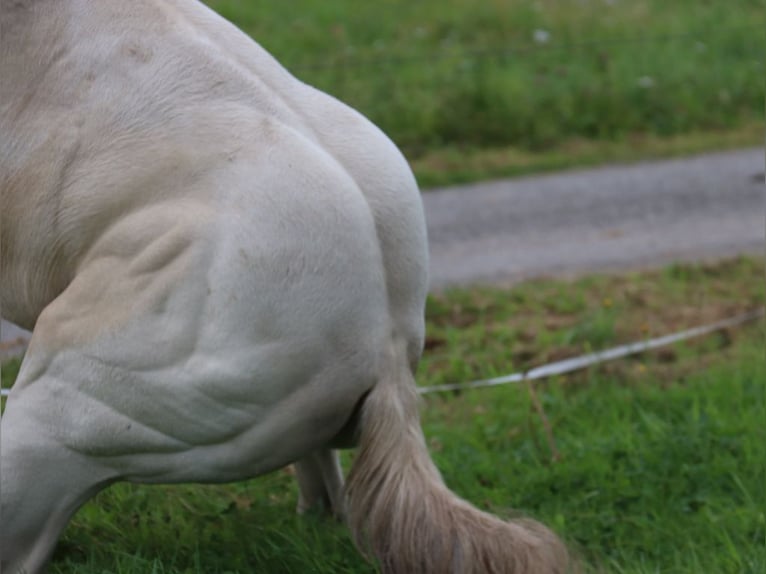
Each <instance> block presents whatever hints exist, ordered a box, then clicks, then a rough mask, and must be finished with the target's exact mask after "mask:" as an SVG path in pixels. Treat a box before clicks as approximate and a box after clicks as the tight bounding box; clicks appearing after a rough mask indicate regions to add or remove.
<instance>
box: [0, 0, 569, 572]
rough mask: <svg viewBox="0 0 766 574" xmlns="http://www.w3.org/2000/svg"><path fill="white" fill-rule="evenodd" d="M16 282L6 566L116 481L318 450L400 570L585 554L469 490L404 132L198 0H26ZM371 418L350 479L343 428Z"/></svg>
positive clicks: (383, 559)
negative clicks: (449, 446) (430, 430)
mask: <svg viewBox="0 0 766 574" xmlns="http://www.w3.org/2000/svg"><path fill="white" fill-rule="evenodd" d="M0 78H2V82H0V134H2V137H0V194H1V195H0V198H1V199H2V205H1V209H0V238H1V244H2V247H1V249H0V255H1V257H2V259H0V268H1V269H2V273H1V274H0V305H1V309H2V313H3V316H4V317H5V318H6V319H9V320H11V321H13V322H15V323H17V324H19V325H21V326H23V327H26V328H28V329H34V332H33V335H32V339H31V341H30V345H29V349H28V352H27V354H26V356H25V358H24V360H23V363H22V366H21V370H20V372H19V375H18V378H17V380H16V383H15V385H14V388H13V390H12V392H11V394H10V397H9V399H8V403H7V406H6V410H5V413H4V415H3V419H2V429H1V432H0V441H1V444H0V456H2V460H1V461H0V462H1V464H0V496H1V497H2V498H1V506H0V514H1V516H2V521H1V522H0V568H1V569H2V572H3V573H4V574H21V573H22V572H23V573H26V574H34V573H38V572H41V571H42V570H43V569H44V568H45V565H46V563H47V562H48V561H49V559H50V556H51V554H52V552H53V548H54V546H55V544H56V541H57V540H58V538H59V536H60V534H61V532H62V530H63V529H64V527H65V526H66V524H67V523H68V521H69V519H70V518H71V516H72V515H73V514H74V513H75V512H76V510H77V509H78V508H79V507H80V506H81V505H82V504H83V503H84V502H86V501H87V500H88V499H89V498H91V497H92V496H93V495H94V494H95V493H97V492H98V491H99V490H101V489H103V488H105V487H106V486H107V485H109V484H112V483H114V482H116V481H131V482H138V483H178V482H195V481H196V482H225V481H234V480H242V479H245V478H250V477H254V476H257V475H260V474H264V473H267V472H271V471H273V470H276V469H278V468H281V467H283V466H285V465H287V464H290V463H293V462H295V464H296V469H297V478H298V483H299V489H300V500H299V510H300V511H304V510H306V509H308V508H311V507H314V506H316V505H319V504H324V505H327V506H329V508H330V509H331V510H332V511H333V512H335V513H336V514H338V515H345V516H346V517H347V518H348V522H349V525H350V527H351V529H352V531H353V533H354V537H355V540H356V541H357V544H358V545H359V547H360V549H361V550H362V552H364V553H365V554H366V555H368V556H369V557H371V558H372V559H374V560H375V561H377V562H378V563H379V564H380V567H381V569H382V571H383V572H385V573H391V574H414V573H419V574H420V573H422V574H444V573H463V574H470V573H477V574H478V573H481V574H488V573H489V574H501V573H514V574H561V573H563V572H565V571H567V568H569V567H570V561H569V559H568V557H567V552H566V550H565V547H564V545H563V544H562V543H561V542H560V541H559V540H558V538H557V537H556V536H555V535H554V534H553V533H552V532H551V531H550V530H548V529H546V528H545V527H544V526H542V525H540V524H538V523H536V522H533V521H530V520H521V521H513V522H504V521H501V520H499V519H497V518H495V517H493V516H491V515H489V514H486V513H484V512H481V511H479V510H477V509H476V508H474V507H473V506H471V505H470V504H468V503H467V502H465V501H463V500H460V499H459V498H457V497H456V496H455V495H454V494H453V493H452V492H450V491H449V490H448V489H447V487H446V486H445V485H444V483H443V482H442V479H441V477H440V475H439V472H438V471H437V469H436V468H435V467H434V465H433V463H432V462H431V458H430V456H429V454H428V451H427V449H426V446H425V441H424V438H423V434H422V431H421V428H420V422H419V418H418V400H417V393H416V391H415V382H414V378H413V373H414V371H415V367H416V365H417V363H418V360H419V358H420V354H421V352H422V348H423V340H424V330H425V325H424V318H423V315H424V305H425V298H426V292H427V284H428V280H427V267H428V254H427V241H426V231H425V222H424V217H423V209H422V204H421V200H420V195H419V192H418V189H417V185H416V183H415V180H414V178H413V176H412V173H411V172H410V169H409V167H408V165H407V163H406V161H405V160H404V159H403V157H402V156H401V154H400V153H399V151H398V150H397V149H396V147H395V146H394V145H393V144H392V143H391V142H390V141H389V140H388V138H386V137H385V136H384V135H383V134H382V133H381V132H380V131H379V130H378V129H377V128H376V127H375V126H373V125H372V124H371V123H370V122H369V121H367V120H366V119H365V118H363V117H362V116H361V115H360V114H358V113H357V112H355V111H353V110H351V109H350V108H348V107H347V106H345V105H343V104H342V103H340V102H338V101H337V100H335V99H333V98H331V97H329V96H327V95H325V94H323V93H321V92H319V91H317V90H315V89H313V88H311V87H309V86H307V85H305V84H303V83H301V82H300V81H298V80H296V79H295V78H294V77H293V76H291V75H290V74H289V73H288V72H287V71H286V70H285V69H284V68H283V67H282V66H280V65H279V64H278V63H277V62H276V61H275V60H274V59H273V58H272V57H271V56H270V55H269V54H267V53H266V52H265V51H264V50H263V49H262V48H261V47H260V46H258V45H257V44H256V43H255V42H253V41H252V40H251V39H250V38H248V37H247V36H246V35H245V34H243V33H242V32H240V31H239V30H237V29H236V28H235V27H234V26H233V25H231V24H230V23H228V22H226V21H225V20H223V19H222V18H220V17H219V16H218V15H216V14H215V13H214V12H212V11H211V10H209V9H208V8H206V7H205V6H204V5H203V4H201V3H199V2H196V1H194V0H136V1H134V2H123V1H120V0H100V1H99V2H90V1H88V0H16V1H15V2H7V3H6V4H5V5H4V6H3V8H2V10H0ZM351 445H358V447H359V452H358V456H357V457H356V459H355V461H354V463H353V466H352V468H351V471H350V475H349V477H348V482H347V484H346V486H345V487H344V485H343V477H342V474H341V469H340V465H339V464H338V458H337V454H336V451H335V450H333V449H335V448H338V447H341V446H351Z"/></svg>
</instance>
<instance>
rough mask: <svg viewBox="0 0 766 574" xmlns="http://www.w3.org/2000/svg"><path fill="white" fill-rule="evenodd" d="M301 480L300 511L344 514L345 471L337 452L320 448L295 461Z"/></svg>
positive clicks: (341, 515)
mask: <svg viewBox="0 0 766 574" xmlns="http://www.w3.org/2000/svg"><path fill="white" fill-rule="evenodd" d="M295 474H296V478H297V479H298V488H299V496H298V514H304V513H306V512H309V511H313V510H323V511H326V512H330V513H332V514H333V515H334V516H335V517H337V518H342V517H343V516H344V514H345V509H344V506H343V471H342V470H341V467H340V461H339V459H338V453H337V451H335V450H333V449H330V448H320V449H317V450H315V451H313V452H311V453H310V454H308V455H306V456H305V457H303V458H302V459H300V460H298V461H297V462H296V463H295Z"/></svg>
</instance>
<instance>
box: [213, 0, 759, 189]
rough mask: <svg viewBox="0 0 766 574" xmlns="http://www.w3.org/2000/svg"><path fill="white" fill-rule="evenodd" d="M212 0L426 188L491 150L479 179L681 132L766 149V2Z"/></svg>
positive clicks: (627, 149)
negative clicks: (363, 124)
mask: <svg viewBox="0 0 766 574" xmlns="http://www.w3.org/2000/svg"><path fill="white" fill-rule="evenodd" d="M208 4H209V5H210V6H212V7H213V8H214V9H216V10H218V11H219V12H220V13H221V14H223V15H224V16H225V17H227V18H228V19H230V20H232V21H234V22H235V23H236V24H237V25H239V26H240V27H241V28H242V29H244V30H245V31H246V32H247V33H248V34H250V35H252V36H253V37H254V38H256V39H257V40H258V41H259V42H261V43H262V44H263V45H264V46H265V47H266V48H267V49H269V50H270V51H271V52H272V53H273V54H274V55H275V56H276V57H277V58H278V59H279V60H280V61H282V62H283V63H284V64H285V65H286V66H287V67H288V68H289V69H290V70H291V71H293V72H294V73H295V74H296V75H297V76H298V77H300V78H301V79H303V80H305V81H306V82H308V83H310V84H313V85H315V86H317V87H319V88H320V89H323V90H325V91H327V92H329V93H331V94H333V95H335V96H337V97H339V98H340V99H342V100H344V101H346V102H348V103H349V104H351V105H352V106H354V107H356V108H358V109H359V110H361V111H362V112H363V113H365V114H366V115H368V116H369V117H370V118H371V119H372V120H373V121H374V122H376V123H378V124H379V125H380V126H381V127H382V128H383V129H384V131H386V132H387V133H388V134H389V135H391V136H392V138H393V139H394V141H396V142H397V143H398V144H399V145H400V146H401V147H402V148H403V149H404V151H405V153H406V155H407V156H408V158H409V159H410V160H411V161H413V163H414V165H415V168H416V171H417V172H418V175H419V176H421V181H422V182H423V183H425V184H430V183H435V182H441V181H442V180H444V179H445V176H444V173H445V172H446V173H447V174H450V173H452V171H455V172H457V173H458V174H460V173H462V172H463V171H464V170H461V169H453V170H450V167H454V166H453V164H454V159H455V158H456V157H457V158H460V157H463V156H464V155H465V154H466V152H470V155H471V157H473V158H474V159H475V158H476V156H477V155H478V156H482V153H481V152H482V151H484V150H487V149H491V150H495V153H491V154H490V155H489V158H486V159H484V160H483V161H479V162H478V164H480V165H481V166H482V168H483V170H484V171H483V172H480V173H487V172H489V173H490V174H494V173H509V172H511V173H513V172H515V171H518V170H523V168H524V166H525V165H528V158H527V161H526V162H524V161H523V160H521V159H520V156H521V157H522V158H523V157H524V156H525V155H526V154H530V153H531V154H533V156H535V159H536V161H535V162H534V163H535V164H539V165H535V167H534V169H540V167H545V166H547V165H548V164H549V163H550V161H543V160H545V159H547V154H548V153H550V152H554V155H556V156H557V161H556V162H555V163H556V164H557V165H556V167H560V164H561V162H562V161H565V162H566V163H567V164H572V163H583V162H585V163H592V162H593V161H595V159H596V158H595V157H594V156H593V154H592V153H590V154H588V153H584V154H583V157H581V156H580V155H579V154H578V152H579V151H582V148H583V145H582V142H592V141H596V142H608V143H612V144H615V145H617V146H618V147H621V150H622V154H621V155H623V156H625V155H628V156H630V155H631V154H632V155H657V154H658V153H659V154H663V153H665V152H666V150H663V149H660V150H659V151H657V150H652V149H648V150H647V149H646V147H645V145H646V143H647V142H655V141H656V142H657V145H660V146H661V145H662V141H663V140H664V139H665V138H668V137H675V142H676V147H677V146H678V145H679V142H685V145H684V146H683V147H686V148H688V149H689V151H695V150H697V149H698V148H699V147H701V146H702V147H705V148H708V149H709V148H715V147H721V146H727V145H742V144H743V143H749V144H752V145H756V144H760V143H762V141H763V134H764V124H763V120H764V106H763V101H764V75H763V63H764V61H763V56H764V54H766V36H764V34H763V33H762V29H763V7H762V4H761V3H759V2H756V1H755V0H735V1H734V2H728V1H724V0H710V1H708V2H698V1H692V0H679V1H675V2H664V1H663V0H631V1H629V2H628V1H624V0H579V1H574V0H571V1H567V2H559V1H554V0H511V1H505V2H501V1H497V0H484V1H482V2H474V1H472V0H451V1H450V2H446V3H445V2H439V1H437V0H420V1H418V2H412V1H409V0H392V1H390V2H386V3H374V2H373V3H361V4H360V3H359V2H353V1H351V0H331V1H328V2H311V1H309V0H296V1H294V2H289V3H274V2H267V1H265V0H261V1H258V0H247V1H245V0H209V2H208ZM731 133H734V134H737V135H738V137H735V138H732V137H731ZM679 136H685V138H683V137H682V138H680V139H679ZM657 138H659V141H658V140H657ZM732 140H734V141H732ZM636 142H638V143H636ZM642 143H643V144H644V145H643V146H642V145H641V144H642ZM586 147H587V146H586ZM634 148H635V149H634ZM497 150H503V151H504V152H505V153H498V151H497ZM591 151H592V150H591ZM555 152H558V153H555ZM607 155H608V154H607ZM596 157H598V156H596ZM450 159H452V161H450ZM603 159H609V157H605V158H603ZM419 160H423V161H419ZM423 163H425V164H427V166H428V167H429V168H430V169H425V166H424V165H423ZM498 163H499V164H500V165H498ZM437 167H438V168H440V171H439V173H437V174H434V171H435V169H436V168H437ZM475 172H476V170H475V169H474V176H473V177H475ZM439 174H441V178H440V177H439ZM455 177H458V178H459V177H461V176H460V175H456V176H455ZM462 177H463V178H465V177H466V176H465V175H463V176H462ZM446 179H449V178H446Z"/></svg>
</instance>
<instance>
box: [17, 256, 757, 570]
mask: <svg viewBox="0 0 766 574" xmlns="http://www.w3.org/2000/svg"><path fill="white" fill-rule="evenodd" d="M765 300H766V296H765V294H764V264H763V262H762V261H758V260H754V259H748V258H740V259H736V260H731V261H726V262H721V263H716V264H700V265H675V266H672V267H668V268H666V269H664V270H661V271H653V272H643V273H634V274H629V275H618V276H617V275H615V276H595V277H586V278H583V279H579V280H576V281H569V282H568V281H550V280H540V281H535V282H530V283H524V284H521V285H517V286H515V287H513V288H510V289H501V288H491V289H490V288H486V289H472V290H454V291H447V292H444V293H439V294H435V295H433V296H431V297H430V299H429V302H428V309H427V317H428V340H427V342H426V353H425V357H424V360H423V363H422V365H421V369H420V372H419V375H418V382H419V384H421V385H432V384H437V383H441V382H445V381H464V380H467V379H473V378H477V377H485V376H492V375H497V374H501V373H508V372H511V371H514V370H517V369H520V368H525V367H529V366H533V365H538V364H541V363H543V362H546V361H549V360H554V359H560V358H563V357H566V356H571V355H574V354H577V353H580V352H583V351H587V350H592V349H598V348H603V347H607V346H611V345H614V344H618V343H621V342H626V341H632V340H637V339H641V338H643V337H647V336H653V335H659V334H665V333H668V332H671V331H675V330H680V329H684V328H688V327H691V326H694V325H698V324H701V323H706V322H709V321H712V320H715V319H720V318H723V317H726V316H731V315H733V314H737V313H739V312H742V311H745V310H748V309H753V308H757V307H760V306H763V305H764V302H765ZM765 336H766V330H765V325H764V322H763V321H761V322H759V323H757V324H754V325H750V326H747V327H743V328H739V329H729V330H726V331H722V332H720V333H717V334H715V335H712V336H709V337H705V338H702V339H698V340H694V341H690V342H688V343H685V344H678V345H675V346H673V347H670V348H665V349H662V350H658V351H654V352H651V353H646V354H644V355H642V356H638V357H635V358H631V359H625V360H620V361H615V362H612V363H609V364H606V365H603V366H600V367H598V368H594V369H591V370H589V371H587V372H582V373H580V374H577V375H573V376H569V377H564V378H558V379H555V380H551V381H547V382H545V383H541V384H539V385H538V386H537V394H538V396H539V399H540V401H541V403H542V405H543V408H544V409H545V412H546V414H547V417H548V419H549V420H550V423H551V425H552V429H553V436H554V438H555V444H556V448H557V450H558V452H559V454H560V460H559V461H558V462H552V457H551V450H550V447H549V443H548V442H547V440H546V437H545V434H544V432H543V429H542V426H541V422H540V419H539V417H538V415H537V414H536V412H535V411H534V409H533V408H532V405H531V399H530V396H529V394H528V393H527V391H526V389H525V388H524V387H517V386H507V387H499V388H494V389H480V390H475V391H470V392H463V393H452V394H446V395H430V396H427V397H426V398H425V399H424V403H423V408H422V412H423V422H424V428H425V432H426V435H427V440H428V442H429V444H430V447H431V450H432V453H433V456H434V459H435V460H436V463H437V465H438V466H439V468H440V469H441V470H442V472H443V474H444V477H445V479H446V481H447V483H448V484H449V485H450V486H451V487H452V488H453V489H454V490H455V491H457V492H458V493H459V494H461V495H462V496H464V497H466V498H467V499H469V500H471V501H472V502H474V503H475V504H477V505H479V506H480V507H482V508H485V509H489V510H491V511H493V512H495V513H497V514H499V515H508V513H509V512H511V511H510V509H511V508H513V509H516V510H518V511H520V512H522V513H525V514H528V515H532V516H534V517H536V518H539V519H540V520H542V521H544V522H546V523H547V524H549V525H551V526H552V527H553V528H554V529H556V530H557V531H558V532H559V533H560V534H561V535H562V536H563V537H564V538H565V539H566V540H567V541H568V543H569V544H570V545H571V547H572V548H573V549H574V551H575V552H576V553H577V554H578V555H579V556H580V557H581V558H582V560H583V562H584V564H585V571H586V572H589V573H591V572H592V573H601V572H605V573H606V572H608V573H619V574H623V573H625V574H628V573H630V574H639V573H640V574H649V573H655V572H662V573H663V574H666V573H669V574H676V573H677V574H681V573H684V574H686V573H700V574H703V573H704V574H719V573H720V574H729V573H731V574H762V573H763V572H765V571H766V514H765V512H764V511H765V509H766V425H764V420H766V364H765V360H764V359H765V357H764V345H765V339H764V337H765ZM17 367H18V364H17V363H16V364H11V365H9V366H7V368H5V369H4V370H3V384H4V385H6V386H7V385H9V384H10V383H11V381H12V379H13V377H14V376H15V370H16V369H17ZM349 456H350V455H346V457H345V463H346V464H348V462H349ZM296 501H297V490H296V486H295V483H294V478H293V477H292V476H291V471H290V470H289V469H286V470H284V471H281V472H277V473H274V474H271V475H268V476H265V477H261V478H259V479H256V480H253V481H249V482H246V483H241V484H236V485H228V486H168V487H140V486H130V485H117V486H115V487H112V488H111V489H109V490H108V491H106V492H104V493H102V494H101V495H99V496H98V497H97V498H96V499H95V500H94V501H92V502H90V503H88V504H87V505H86V506H85V507H84V508H83V509H82V510H81V512H80V513H79V514H78V515H77V516H76V517H75V519H74V520H73V522H72V524H71V525H70V527H69V528H68V529H67V531H66V533H65V536H64V538H63V540H62V542H61V544H60V546H59V548H58V550H57V552H56V556H55V560H54V563H53V567H52V572H54V573H58V574H96V573H98V574H103V573H114V574H139V573H140V574H146V573H157V574H160V573H162V574H170V573H174V574H175V573H190V574H202V573H205V574H210V573H235V572H236V573H242V574H249V573H252V572H268V573H287V574H291V573H300V574H304V573H308V572H312V573H313V572H317V573H327V574H330V573H332V574H337V573H363V572H374V571H375V570H374V568H373V567H371V566H370V565H368V564H366V563H365V562H364V561H363V560H362V559H361V558H360V557H359V555H358V554H357V552H356V551H355V550H354V549H353V546H352V544H351V542H350V539H349V537H348V535H347V532H346V529H345V527H343V526H342V525H340V524H336V523H334V522H332V521H328V520H325V519H323V518H322V517H319V516H308V517H303V518H298V517H296V516H295V513H294V508H295V504H296Z"/></svg>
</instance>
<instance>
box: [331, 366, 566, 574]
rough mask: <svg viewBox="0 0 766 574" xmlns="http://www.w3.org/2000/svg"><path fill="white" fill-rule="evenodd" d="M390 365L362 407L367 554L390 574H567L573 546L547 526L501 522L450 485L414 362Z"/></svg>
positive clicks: (353, 495)
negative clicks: (431, 436)
mask: <svg viewBox="0 0 766 574" xmlns="http://www.w3.org/2000/svg"><path fill="white" fill-rule="evenodd" d="M402 355H403V353H402ZM390 367H391V370H390V371H389V372H384V374H383V376H382V377H381V379H380V380H379V382H378V383H377V384H376V385H375V387H374V388H373V389H372V390H371V391H370V393H369V394H368V396H367V397H366V399H365V402H364V404H363V407H362V409H363V410H362V416H361V419H360V427H359V450H358V452H357V455H356V458H355V460H354V463H353V466H352V468H351V472H350V474H349V476H348V482H347V485H346V505H347V506H346V510H347V513H348V521H349V526H350V527H351V530H352V534H353V536H354V540H355V542H356V544H357V546H358V547H359V548H360V550H361V551H362V552H363V553H365V554H366V555H367V556H368V557H370V555H371V556H372V557H373V558H374V559H376V560H377V562H378V563H379V565H380V568H381V571H382V572H383V573H384V574H522V573H523V574H560V573H564V572H567V571H568V568H569V567H570V559H569V557H568V553H567V550H566V547H565V546H564V544H563V543H562V542H561V541H560V540H559V538H558V537H557V536H556V535H555V534H554V533H553V532H551V531H550V530H549V529H547V528H546V527H545V526H543V525H542V524H540V523H538V522H535V521H533V520H526V519H524V520H513V521H509V522H506V521H503V520H500V519H499V518H496V517H495V516H492V515H490V514H487V513H485V512H482V511H480V510H478V509H477V508H475V507H473V506H471V505H470V504H469V503H468V502H466V501H464V500H462V499H460V498H458V497H457V496H456V495H455V494H453V493H452V492H451V491H450V490H449V489H448V488H447V487H446V486H445V484H444V482H443V481H442V478H441V475H440V474H439V471H438V470H437V469H436V467H435V466H434V464H433V462H432V461H431V457H430V455H429V454H428V450H427V448H426V444H425V440H424V437H423V433H422V431H421V428H420V421H419V415H418V403H419V399H418V395H417V391H416V388H415V381H414V378H413V376H412V374H411V372H410V369H409V368H408V365H407V362H406V360H405V359H403V358H402V359H400V360H396V359H393V360H391V361H390Z"/></svg>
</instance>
